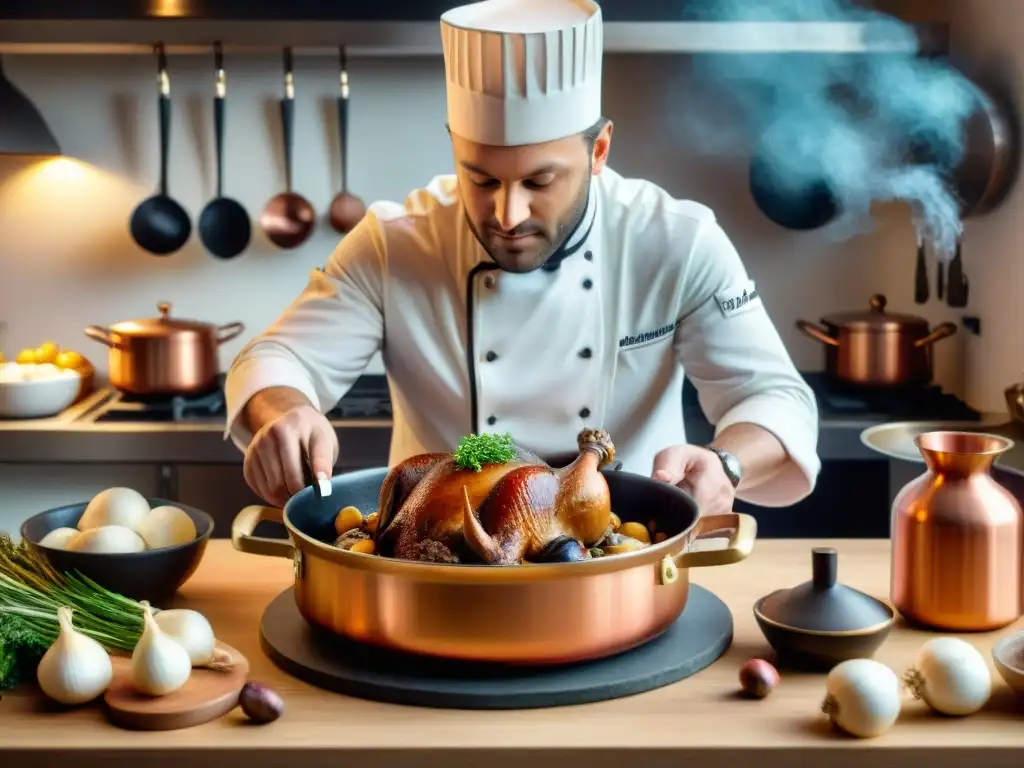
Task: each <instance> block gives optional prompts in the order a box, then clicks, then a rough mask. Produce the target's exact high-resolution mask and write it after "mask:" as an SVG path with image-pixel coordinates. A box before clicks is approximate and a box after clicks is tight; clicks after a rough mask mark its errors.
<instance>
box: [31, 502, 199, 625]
mask: <svg viewBox="0 0 1024 768" xmlns="http://www.w3.org/2000/svg"><path fill="white" fill-rule="evenodd" d="M146 500H147V501H148V502H149V506H150V507H151V508H152V507H160V506H166V505H169V506H173V507H178V509H181V510H183V511H184V512H185V513H186V514H188V516H189V517H191V518H192V522H194V523H195V524H196V538H195V539H193V540H192V541H188V542H186V543H184V544H177V545H175V546H173V547H164V548H162V549H154V550H149V551H146V552H125V553H118V554H99V553H95V552H68V551H67V550H63V549H53V548H52V547H43V546H40V545H39V542H40V541H41V540H42V539H43V537H44V536H46V534H48V533H49V532H50V531H53V530H56V529H57V528H77V527H78V520H79V519H80V518H81V517H82V513H83V512H85V508H86V507H87V506H88V502H82V503H79V504H69V505H68V506H66V507H57V508H56V509H51V510H47V511H46V512H40V513H39V514H38V515H33V516H32V517H30V518H29V519H28V520H26V521H25V522H24V523H22V524H21V538H22V539H23V540H25V541H26V542H28V543H29V544H31V545H33V546H34V547H35V549H36V551H37V552H39V553H40V554H41V555H43V556H44V557H45V558H46V560H47V561H49V563H50V565H51V566H53V568H54V569H55V570H56V571H58V572H60V573H67V572H71V571H79V572H81V573H82V574H83V575H85V576H88V577H89V578H90V579H92V580H93V581H95V582H96V583H97V584H99V585H100V586H102V587H105V588H106V589H109V590H110V591H111V592H116V593H118V594H121V595H124V596H125V597H130V598H132V599H134V600H148V601H150V602H151V603H153V604H154V605H156V604H157V603H158V602H159V601H161V600H167V599H168V598H170V597H171V596H173V595H174V593H175V592H177V591H178V589H179V588H180V587H181V586H182V585H183V584H184V583H185V582H186V581H188V580H189V579H190V578H191V577H192V574H193V573H195V571H196V568H198V567H199V562H200V561H201V560H202V559H203V554H204V553H205V552H206V544H207V542H208V541H209V539H210V534H212V533H213V518H212V517H210V516H209V515H208V514H206V513H205V512H202V511H200V510H198V509H196V508H195V507H189V506H186V505H184V504H179V503H178V502H176V501H167V500H166V499H146Z"/></svg>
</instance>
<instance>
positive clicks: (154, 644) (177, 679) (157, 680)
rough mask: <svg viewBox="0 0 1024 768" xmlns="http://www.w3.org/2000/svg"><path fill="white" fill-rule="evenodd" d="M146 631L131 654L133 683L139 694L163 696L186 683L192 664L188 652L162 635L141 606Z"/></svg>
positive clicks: (147, 607) (146, 605)
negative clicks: (143, 612)
mask: <svg viewBox="0 0 1024 768" xmlns="http://www.w3.org/2000/svg"><path fill="white" fill-rule="evenodd" d="M142 608H143V610H144V611H145V615H144V619H143V621H144V622H145V627H144V629H143V630H142V637H140V638H139V642H138V643H136V644H135V650H134V651H132V682H133V683H134V684H135V688H136V689H137V690H138V691H139V692H140V693H146V694H149V695H150V696H166V695H167V694H168V693H174V692H175V691H176V690H178V689H179V688H181V687H182V686H183V685H185V683H186V682H188V678H189V676H190V675H191V674H192V660H191V659H190V658H189V655H188V651H186V650H185V648H184V647H182V646H181V645H179V644H178V643H177V642H175V641H174V640H172V639H171V638H169V637H168V636H167V635H165V634H164V631H163V630H162V629H160V625H159V624H157V623H156V620H155V619H154V618H153V609H152V608H151V607H150V605H149V603H147V602H143V603H142Z"/></svg>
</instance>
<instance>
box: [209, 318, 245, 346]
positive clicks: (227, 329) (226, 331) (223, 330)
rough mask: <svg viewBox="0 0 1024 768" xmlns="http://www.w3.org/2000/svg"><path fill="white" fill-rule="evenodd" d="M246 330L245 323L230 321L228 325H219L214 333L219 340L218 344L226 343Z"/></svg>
mask: <svg viewBox="0 0 1024 768" xmlns="http://www.w3.org/2000/svg"><path fill="white" fill-rule="evenodd" d="M244 330H245V323H228V324H227V325H219V326H217V329H216V330H215V331H214V334H213V335H214V338H215V339H216V340H217V344H225V343H227V342H229V341H231V340H232V339H233V338H235V337H236V336H238V334H240V333H241V332H242V331H244Z"/></svg>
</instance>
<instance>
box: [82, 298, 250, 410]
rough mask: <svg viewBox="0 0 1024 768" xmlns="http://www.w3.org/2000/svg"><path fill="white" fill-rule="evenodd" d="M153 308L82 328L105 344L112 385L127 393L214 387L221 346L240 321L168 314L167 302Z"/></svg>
mask: <svg viewBox="0 0 1024 768" xmlns="http://www.w3.org/2000/svg"><path fill="white" fill-rule="evenodd" d="M157 309H158V310H159V312H160V317H156V318H146V319H144V320H126V321H124V322H121V323H116V324H114V325H112V326H110V327H109V328H107V327H104V326H100V325H90V326H88V327H87V328H86V329H85V335H86V336H88V337H89V338H91V339H95V340H96V341H98V342H100V343H101V344H105V345H106V346H107V347H109V348H110V352H109V353H108V375H109V378H110V384H111V386H113V387H114V388H115V389H119V390H121V391H122V392H126V393H128V394H132V395H156V396H173V395H194V394H200V393H204V392H208V391H210V390H212V389H214V388H215V387H217V386H218V376H219V375H220V364H219V354H218V352H219V348H220V345H221V344H224V343H225V342H228V341H231V340H232V339H234V338H235V337H236V336H238V335H239V334H240V333H241V332H242V331H244V330H245V326H244V325H243V324H242V323H228V324H227V325H220V326H218V325H212V324H210V323H202V322H199V321H196V320H179V319H177V318H172V317H171V316H170V313H171V305H170V304H169V303H168V302H166V301H164V302H160V304H158V305H157Z"/></svg>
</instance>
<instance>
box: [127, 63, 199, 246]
mask: <svg viewBox="0 0 1024 768" xmlns="http://www.w3.org/2000/svg"><path fill="white" fill-rule="evenodd" d="M155 50H156V57H157V67H158V70H159V77H158V79H157V82H158V83H159V86H160V192H159V193H158V194H155V195H153V196H152V197H150V198H148V199H146V200H143V201H142V202H141V203H139V205H138V207H137V208H136V209H135V210H134V211H133V212H132V216H131V220H130V222H129V229H130V230H131V234H132V239H133V240H135V242H136V243H138V244H139V247H141V248H142V249H144V250H146V251H149V252H150V253H152V254H154V255H156V256H167V255H169V254H172V253H174V252H175V251H177V250H178V249H180V248H181V247H182V246H183V245H185V243H186V242H188V239H189V237H191V235H192V222H191V220H190V219H189V217H188V213H186V212H185V209H184V208H182V207H181V205H179V204H178V202H177V201H175V200H173V199H172V198H171V197H169V196H168V194H167V154H168V144H169V141H170V133H171V82H170V78H168V76H167V56H166V55H165V53H164V45H163V43H158V44H157V45H156V46H155Z"/></svg>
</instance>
